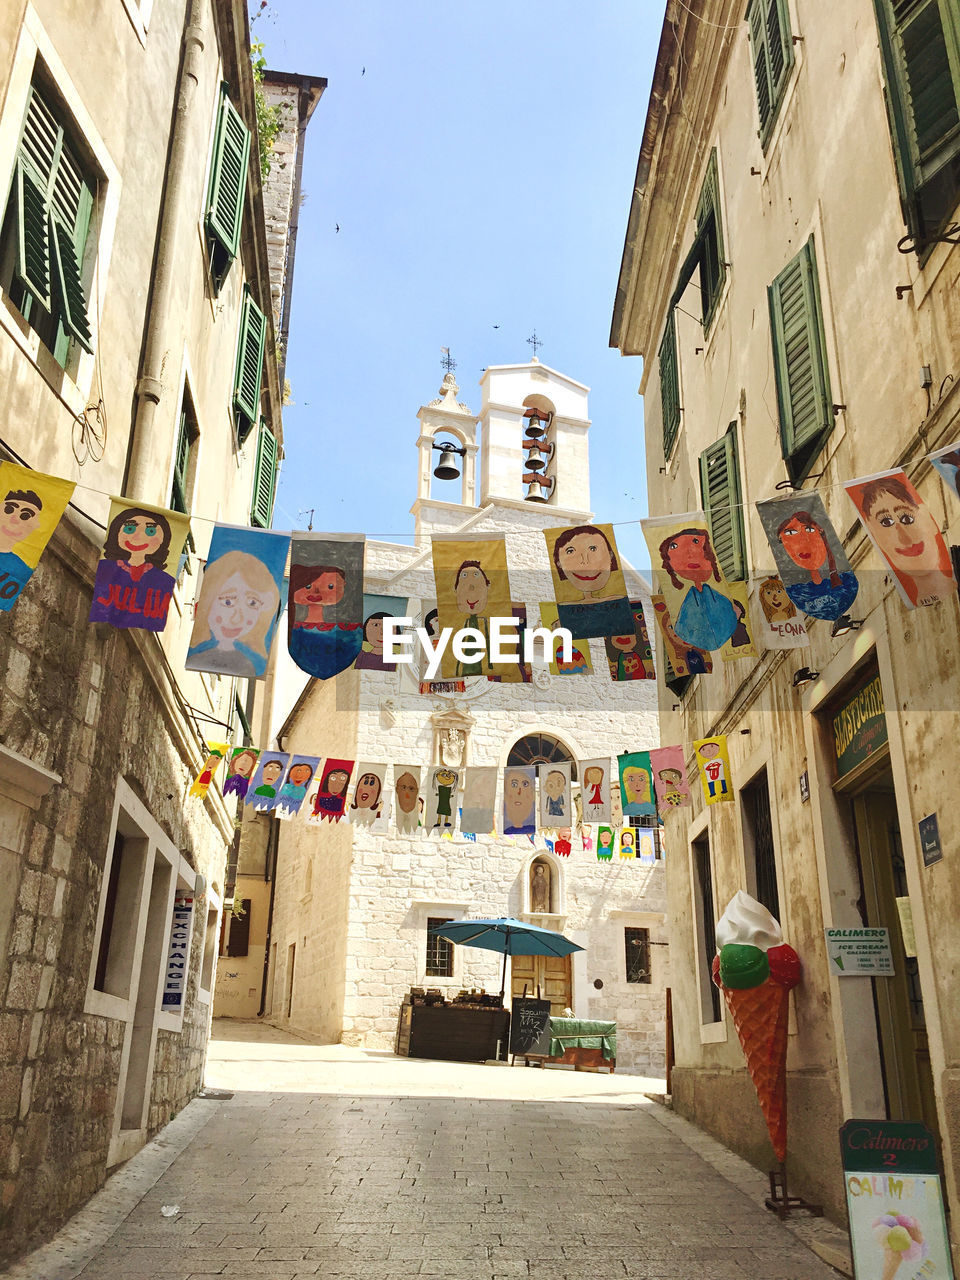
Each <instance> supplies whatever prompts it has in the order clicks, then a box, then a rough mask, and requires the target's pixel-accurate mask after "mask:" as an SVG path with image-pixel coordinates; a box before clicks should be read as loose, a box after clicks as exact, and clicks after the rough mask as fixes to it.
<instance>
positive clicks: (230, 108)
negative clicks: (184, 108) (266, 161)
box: [207, 87, 250, 270]
mask: <svg viewBox="0 0 960 1280" xmlns="http://www.w3.org/2000/svg"><path fill="white" fill-rule="evenodd" d="M249 161H250V130H249V129H248V128H247V126H246V125H245V124H244V122H243V119H242V118H241V116H240V115H239V113H238V112H237V110H236V108H235V107H234V105H233V103H232V102H231V101H230V98H229V97H228V95H227V91H226V88H225V87H224V89H223V91H222V94H221V98H220V117H219V119H218V121H217V133H216V138H215V141H214V151H213V160H212V163H211V166H210V192H209V195H208V197H207V230H208V231H209V233H210V235H211V236H212V237H213V238H214V239H215V240H216V241H217V242H218V243H219V244H220V246H221V248H222V249H223V251H224V253H225V255H226V264H225V265H229V263H230V262H232V261H233V259H234V258H235V257H236V256H237V253H238V251H239V248H240V228H241V226H242V223H243V197H244V192H245V191H246V186H247V166H248V164H249ZM224 270H225V267H224Z"/></svg>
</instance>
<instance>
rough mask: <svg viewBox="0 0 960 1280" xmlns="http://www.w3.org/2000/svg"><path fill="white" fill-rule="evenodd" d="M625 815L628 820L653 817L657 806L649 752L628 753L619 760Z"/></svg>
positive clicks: (622, 802) (621, 793) (621, 795)
mask: <svg viewBox="0 0 960 1280" xmlns="http://www.w3.org/2000/svg"><path fill="white" fill-rule="evenodd" d="M617 766H618V769H619V773H620V797H621V804H622V809H623V814H624V816H625V817H628V818H639V817H642V816H643V815H647V816H648V817H653V816H654V815H655V814H656V812H657V805H656V801H655V799H654V795H653V778H652V772H653V771H652V768H651V765H650V752H649V751H628V752H625V753H624V754H623V755H622V756H619V757H618V758H617Z"/></svg>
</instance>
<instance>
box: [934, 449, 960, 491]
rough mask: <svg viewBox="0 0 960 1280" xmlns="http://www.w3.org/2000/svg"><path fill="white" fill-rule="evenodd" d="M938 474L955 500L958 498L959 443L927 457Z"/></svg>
mask: <svg viewBox="0 0 960 1280" xmlns="http://www.w3.org/2000/svg"><path fill="white" fill-rule="evenodd" d="M927 458H928V461H929V462H932V463H933V465H934V467H935V468H936V469H937V471H938V472H939V473H940V478H941V480H942V481H943V483H944V484H945V485H946V486H947V488H948V489H949V490H950V492H951V493H952V494H953V496H954V497H955V498H960V441H958V442H957V443H956V444H948V445H947V446H946V448H945V449H938V450H937V451H936V453H931V454H928V455H927Z"/></svg>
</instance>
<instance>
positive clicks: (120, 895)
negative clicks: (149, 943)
mask: <svg viewBox="0 0 960 1280" xmlns="http://www.w3.org/2000/svg"><path fill="white" fill-rule="evenodd" d="M144 867H145V861H144V842H143V841H142V840H136V839H133V838H131V837H129V836H123V835H121V834H120V832H119V831H117V833H116V835H115V836H114V841H113V850H112V853H111V856H110V866H109V868H108V869H107V872H106V886H107V888H106V894H105V896H104V904H103V920H102V923H101V926H100V940H99V944H98V947H97V965H96V970H95V973H94V979H93V986H94V990H95V991H103V992H105V993H106V994H107V995H111V996H118V997H119V998H120V999H123V1000H126V999H127V998H128V997H129V995H130V983H131V975H132V972H133V968H134V960H135V956H134V952H135V949H136V941H137V922H138V918H139V910H140V892H141V886H142V883H143V876H144Z"/></svg>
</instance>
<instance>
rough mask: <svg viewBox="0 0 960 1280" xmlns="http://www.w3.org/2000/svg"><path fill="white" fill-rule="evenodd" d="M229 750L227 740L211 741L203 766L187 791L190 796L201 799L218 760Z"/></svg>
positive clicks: (211, 780)
mask: <svg viewBox="0 0 960 1280" xmlns="http://www.w3.org/2000/svg"><path fill="white" fill-rule="evenodd" d="M229 750H230V744H229V743H227V742H211V743H210V746H209V748H208V750H207V758H206V760H204V762H203V768H202V769H201V770H200V772H199V773H198V774H197V776H196V778H194V780H193V785H192V786H191V787H190V790H189V791H188V792H187V794H188V795H191V796H199V797H200V799H201V800H202V799H203V797H204V796H205V795H206V794H207V792H208V791H209V789H210V784H211V782H213V777H214V774H215V773H216V772H217V770H218V769H219V768H220V761H221V760H222V759H223V758H224V756H225V755H226V754H227V752H228V751H229Z"/></svg>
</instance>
